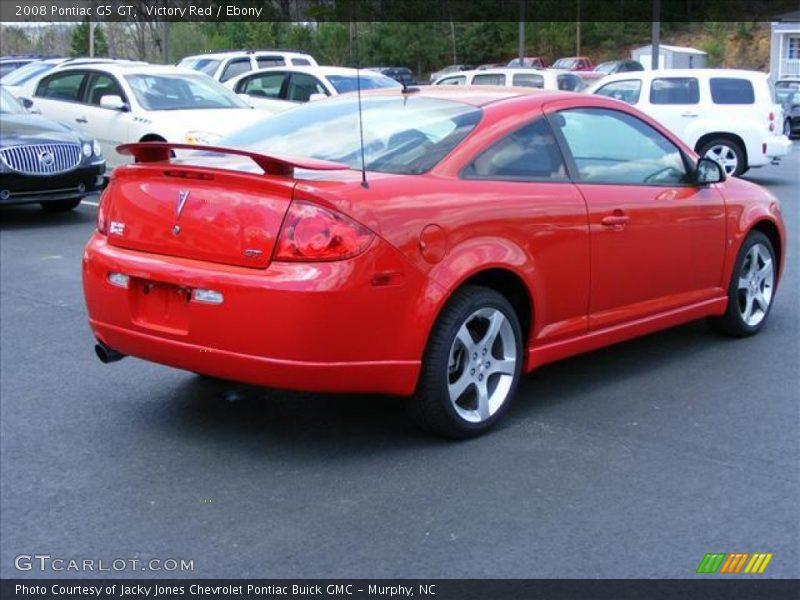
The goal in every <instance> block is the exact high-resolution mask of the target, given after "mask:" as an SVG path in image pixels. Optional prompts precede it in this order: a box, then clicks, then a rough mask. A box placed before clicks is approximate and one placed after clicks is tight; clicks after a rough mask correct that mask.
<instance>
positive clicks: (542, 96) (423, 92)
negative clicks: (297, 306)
mask: <svg viewBox="0 0 800 600" xmlns="http://www.w3.org/2000/svg"><path fill="white" fill-rule="evenodd" d="M481 72H483V71H481ZM515 72H517V73H519V72H524V71H519V70H516V71H515ZM411 89H413V90H414V91H412V92H408V91H406V92H404V91H403V90H402V88H382V89H377V90H366V91H364V96H368V95H369V96H411V97H424V98H441V99H445V100H455V101H457V102H462V103H464V104H469V105H471V106H486V105H488V104H493V103H495V102H500V101H503V100H511V99H514V98H520V97H523V96H529V97H531V98H533V99H535V100H534V101H538V102H539V103H544V102H548V101H551V100H557V99H560V98H571V97H575V96H585V94H577V93H574V92H562V91H556V90H542V89H539V88H529V87H513V86H500V85H447V86H445V85H441V86H440V85H425V86H421V87H419V88H411Z"/></svg>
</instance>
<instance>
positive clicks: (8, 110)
mask: <svg viewBox="0 0 800 600" xmlns="http://www.w3.org/2000/svg"><path fill="white" fill-rule="evenodd" d="M0 113H2V114H4V115H18V114H23V113H25V109H24V108H23V107H22V104H20V103H19V100H17V99H16V98H14V96H12V95H11V92H9V91H8V90H6V89H3V88H1V87H0Z"/></svg>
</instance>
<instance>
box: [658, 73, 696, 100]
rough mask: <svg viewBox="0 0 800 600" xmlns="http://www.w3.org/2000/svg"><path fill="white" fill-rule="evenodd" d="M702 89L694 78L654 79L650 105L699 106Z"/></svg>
mask: <svg viewBox="0 0 800 600" xmlns="http://www.w3.org/2000/svg"><path fill="white" fill-rule="evenodd" d="M698 102H700V87H699V86H698V84H697V79H695V78H694V77H664V78H662V79H653V83H652V84H651V87H650V104H697V103H698Z"/></svg>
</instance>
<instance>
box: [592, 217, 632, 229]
mask: <svg viewBox="0 0 800 600" xmlns="http://www.w3.org/2000/svg"><path fill="white" fill-rule="evenodd" d="M630 219H631V218H630V217H629V216H627V215H609V216H608V217H603V218H602V219H600V224H601V225H603V226H605V227H624V226H625V225H626V224H627V222H628V221H630Z"/></svg>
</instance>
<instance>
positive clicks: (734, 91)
mask: <svg viewBox="0 0 800 600" xmlns="http://www.w3.org/2000/svg"><path fill="white" fill-rule="evenodd" d="M711 101H712V102H713V103H714V104H755V101H756V95H755V92H754V91H753V84H752V83H751V82H750V81H749V80H748V79H739V78H737V77H712V78H711Z"/></svg>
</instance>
